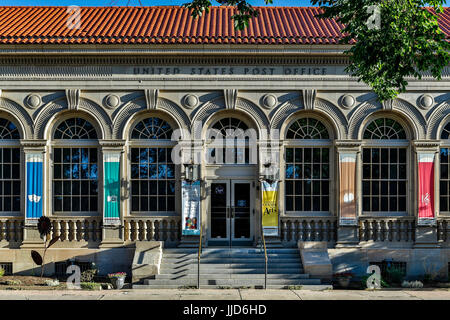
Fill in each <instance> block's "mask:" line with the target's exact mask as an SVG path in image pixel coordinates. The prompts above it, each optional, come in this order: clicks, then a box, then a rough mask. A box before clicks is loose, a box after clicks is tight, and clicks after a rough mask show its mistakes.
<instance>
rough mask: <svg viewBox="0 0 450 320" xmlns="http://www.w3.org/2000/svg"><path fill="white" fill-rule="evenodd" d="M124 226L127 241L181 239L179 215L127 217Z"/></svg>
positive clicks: (169, 240) (171, 241)
mask: <svg viewBox="0 0 450 320" xmlns="http://www.w3.org/2000/svg"><path fill="white" fill-rule="evenodd" d="M124 227H125V230H124V231H125V241H165V242H166V244H170V243H178V242H179V241H180V234H181V220H180V218H179V217H140V218H137V217H126V218H125V226H124Z"/></svg>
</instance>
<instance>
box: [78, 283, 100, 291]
mask: <svg viewBox="0 0 450 320" xmlns="http://www.w3.org/2000/svg"><path fill="white" fill-rule="evenodd" d="M80 287H81V289H83V290H101V289H102V285H101V283H96V282H80Z"/></svg>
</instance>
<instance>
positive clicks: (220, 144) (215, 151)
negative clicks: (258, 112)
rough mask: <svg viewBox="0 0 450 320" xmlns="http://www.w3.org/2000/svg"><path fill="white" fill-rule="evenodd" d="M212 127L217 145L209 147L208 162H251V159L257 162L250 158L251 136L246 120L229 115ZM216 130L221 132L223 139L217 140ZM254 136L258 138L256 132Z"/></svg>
mask: <svg viewBox="0 0 450 320" xmlns="http://www.w3.org/2000/svg"><path fill="white" fill-rule="evenodd" d="M211 129H212V130H211V134H212V136H214V139H215V141H214V144H216V145H217V147H215V148H209V149H208V154H209V158H208V159H207V162H208V163H215V164H222V163H227V164H249V163H250V160H254V161H253V162H252V163H254V162H256V159H254V158H252V159H250V149H249V139H250V138H251V136H249V135H247V134H248V133H249V131H248V130H249V127H248V126H247V124H246V123H245V122H244V121H242V120H239V119H237V118H233V117H227V118H223V119H220V120H218V121H217V122H215V123H214V124H213V125H212V126H211ZM215 131H217V132H219V133H220V135H221V137H220V138H221V139H222V140H217V137H216V136H215V135H214V132H215ZM253 137H254V138H256V132H254V134H253Z"/></svg>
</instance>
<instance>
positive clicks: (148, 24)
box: [0, 6, 450, 44]
mask: <svg viewBox="0 0 450 320" xmlns="http://www.w3.org/2000/svg"><path fill="white" fill-rule="evenodd" d="M257 10H258V11H259V12H260V15H259V17H258V18H256V19H252V20H251V21H250V25H249V27H248V28H247V29H245V30H243V31H236V30H235V29H234V27H233V23H232V20H231V19H230V17H231V16H232V15H233V14H234V12H235V10H234V8H232V7H212V8H211V11H210V13H209V14H205V15H203V17H201V18H198V19H193V18H192V17H191V15H190V11H189V10H187V9H184V8H180V7H177V6H159V7H81V28H80V29H78V30H76V29H69V28H68V27H67V25H66V21H67V18H68V16H69V14H68V13H67V7H0V44H61V43H63V44H121V43H125V44H337V43H338V41H339V39H340V38H341V36H342V35H341V33H340V32H339V30H340V29H341V27H342V25H341V24H340V23H338V22H336V21H335V20H333V19H328V20H322V19H317V18H315V15H316V14H318V13H319V12H320V10H319V8H317V7H258V8H257ZM440 27H441V29H442V30H443V31H444V32H445V33H446V34H447V38H449V39H450V8H446V10H445V12H444V13H443V14H442V15H441V17H440Z"/></svg>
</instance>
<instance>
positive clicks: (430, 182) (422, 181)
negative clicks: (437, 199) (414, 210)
mask: <svg viewBox="0 0 450 320" xmlns="http://www.w3.org/2000/svg"><path fill="white" fill-rule="evenodd" d="M421 218H422V219H423V218H425V219H433V218H434V154H419V219H421Z"/></svg>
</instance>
